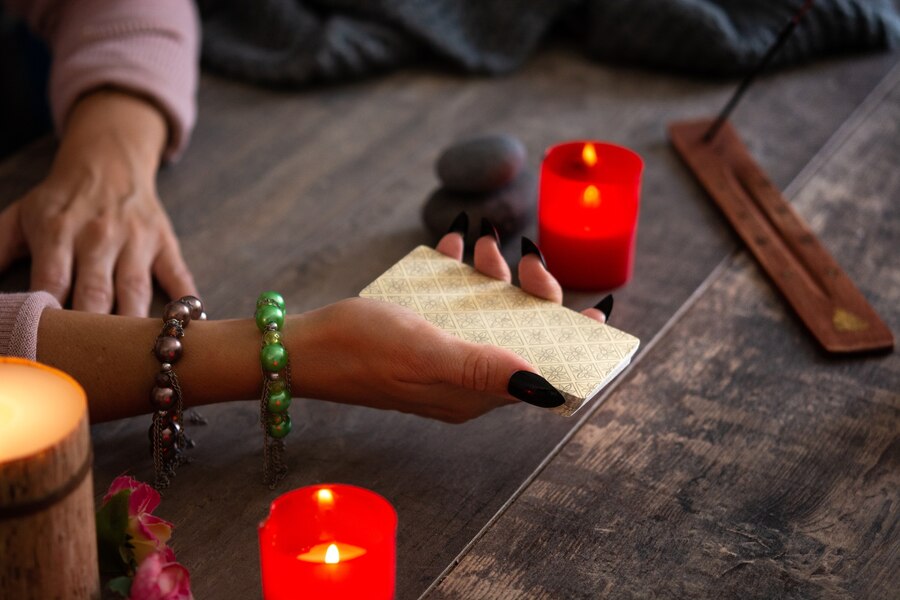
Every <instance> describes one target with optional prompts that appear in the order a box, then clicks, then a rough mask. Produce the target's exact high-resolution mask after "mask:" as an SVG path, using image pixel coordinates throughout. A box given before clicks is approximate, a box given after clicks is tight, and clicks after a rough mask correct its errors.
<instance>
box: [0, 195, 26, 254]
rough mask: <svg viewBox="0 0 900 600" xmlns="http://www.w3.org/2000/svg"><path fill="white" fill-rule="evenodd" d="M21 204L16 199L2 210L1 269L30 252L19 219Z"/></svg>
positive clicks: (0, 236)
mask: <svg viewBox="0 0 900 600" xmlns="http://www.w3.org/2000/svg"><path fill="white" fill-rule="evenodd" d="M20 209H21V204H20V203H19V202H18V201H16V202H13V203H12V204H10V205H9V206H8V207H6V210H4V211H2V212H0V271H5V270H6V268H7V267H9V265H11V264H12V263H13V261H14V260H16V259H18V258H22V257H23V256H25V255H26V254H27V253H28V246H27V245H26V244H25V234H24V233H23V231H22V224H21V222H20V220H19V211H20Z"/></svg>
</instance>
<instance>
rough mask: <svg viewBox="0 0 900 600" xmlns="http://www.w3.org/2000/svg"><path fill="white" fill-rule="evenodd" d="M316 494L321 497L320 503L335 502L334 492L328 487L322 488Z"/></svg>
mask: <svg viewBox="0 0 900 600" xmlns="http://www.w3.org/2000/svg"><path fill="white" fill-rule="evenodd" d="M316 496H317V497H318V498H319V503H320V504H331V503H332V502H334V494H332V493H331V490H329V489H328V488H322V489H321V490H319V491H318V492H316Z"/></svg>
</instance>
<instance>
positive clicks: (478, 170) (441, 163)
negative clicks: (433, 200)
mask: <svg viewBox="0 0 900 600" xmlns="http://www.w3.org/2000/svg"><path fill="white" fill-rule="evenodd" d="M524 166H525V146H523V145H522V142H520V141H519V140H517V139H516V138H514V137H512V136H509V135H490V136H485V137H479V138H473V139H469V140H463V141H461V142H457V143H455V144H453V145H452V146H450V147H449V148H447V149H446V150H444V152H443V153H442V154H441V156H440V157H439V158H438V161H437V167H436V168H437V175H438V178H439V179H440V180H441V183H443V184H444V187H446V188H447V189H450V190H453V191H456V192H492V191H494V190H498V189H500V188H502V187H504V186H506V185H507V184H509V183H510V182H511V181H512V180H513V179H515V178H516V177H517V176H518V175H519V173H520V172H521V171H522V167H524Z"/></svg>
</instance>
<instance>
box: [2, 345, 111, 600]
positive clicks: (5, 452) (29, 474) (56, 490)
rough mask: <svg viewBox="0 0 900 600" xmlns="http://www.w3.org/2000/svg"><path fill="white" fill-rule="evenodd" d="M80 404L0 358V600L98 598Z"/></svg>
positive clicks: (60, 386)
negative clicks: (14, 599) (9, 599)
mask: <svg viewBox="0 0 900 600" xmlns="http://www.w3.org/2000/svg"><path fill="white" fill-rule="evenodd" d="M96 539H97V538H96V531H95V527H94V498H93V485H92V482H91V441H90V432H89V430H88V418H87V399H86V397H85V394H84V391H83V390H82V389H81V386H79V385H78V383H76V382H75V380H74V379H72V378H71V377H69V376H68V375H66V374H65V373H62V372H61V371H57V370H56V369H52V368H50V367H47V366H44V365H41V364H38V363H34V362H31V361H27V360H22V359H18V358H0V548H2V549H3V552H2V555H3V558H2V560H0V598H23V599H24V598H99V597H100V577H99V569H98V566H97V544H96Z"/></svg>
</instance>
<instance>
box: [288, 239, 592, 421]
mask: <svg viewBox="0 0 900 600" xmlns="http://www.w3.org/2000/svg"><path fill="white" fill-rule="evenodd" d="M495 236H496V233H495V231H494V229H493V227H492V226H491V225H490V224H489V223H484V224H483V226H482V236H481V237H480V238H479V240H478V241H477V242H476V244H475V268H476V269H478V270H479V271H481V272H482V273H484V274H486V275H488V276H490V277H494V278H497V279H501V280H503V281H506V282H509V281H510V279H511V276H510V270H509V267H508V266H507V264H506V261H505V260H504V259H503V256H502V255H501V254H500V250H499V248H498V245H497V238H496V237H495ZM522 246H523V256H522V260H521V261H520V262H519V267H518V268H519V279H520V281H521V285H522V288H523V289H524V290H525V291H526V292H528V293H530V294H533V295H535V296H539V297H541V298H546V299H548V300H551V301H553V302H562V289H561V288H560V286H559V283H557V281H556V280H555V279H554V278H553V276H552V275H550V273H549V272H548V271H547V269H546V268H545V267H544V263H543V259H542V257H541V255H540V251H539V250H538V249H537V247H536V246H534V244H532V243H531V242H530V241H528V240H526V239H524V238H523V244H522ZM437 250H438V251H440V252H442V253H443V254H445V255H447V256H449V257H451V258H455V259H457V260H460V259H461V257H462V253H463V238H462V236H461V235H460V234H459V233H456V232H453V231H451V233H448V234H447V235H446V236H444V238H443V239H441V241H440V243H438V245H437ZM585 314H586V315H587V316H589V317H591V318H594V319H596V320H598V321H601V322H603V321H604V314H603V313H602V312H601V311H600V310H597V309H596V308H592V309H588V310H587V311H585ZM302 320H303V325H302V326H301V327H303V328H304V330H305V331H303V332H298V334H299V339H297V346H296V347H295V349H292V356H293V357H294V359H293V360H294V361H295V362H294V364H296V365H298V366H297V370H296V371H295V373H294V381H295V387H294V394H295V395H298V396H304V397H310V398H322V399H326V400H334V401H338V402H347V403H352V404H364V405H367V406H372V407H375V408H382V409H393V410H399V411H403V412H409V413H415V414H418V415H421V416H424V417H430V418H434V419H440V420H442V421H448V422H452V423H461V422H464V421H467V420H469V419H472V418H474V417H477V416H479V415H482V414H484V413H486V412H488V411H490V410H492V409H494V408H496V407H498V406H502V405H504V404H510V403H514V402H515V401H516V400H517V399H518V400H524V401H526V402H530V403H532V404H536V405H538V406H546V407H549V406H557V405H559V404H561V403H562V402H563V398H562V395H561V394H560V393H559V392H558V391H557V390H555V389H554V388H553V387H552V386H551V385H550V384H549V383H548V382H547V381H546V380H544V379H543V378H542V377H541V376H540V375H537V374H536V372H535V369H534V367H532V366H531V364H530V363H528V361H526V360H525V359H523V358H522V357H520V356H518V355H517V354H515V353H513V352H511V351H509V350H505V349H503V348H498V347H495V346H489V345H485V344H475V343H471V342H467V341H464V340H461V339H459V338H457V337H454V336H452V335H450V334H448V333H446V332H445V331H443V330H441V329H438V328H437V327H434V326H433V325H431V324H430V323H428V322H427V321H426V320H425V319H423V318H422V317H420V316H419V315H417V314H415V313H413V312H412V311H410V310H408V309H406V308H404V307H401V306H398V305H395V304H390V303H386V302H378V301H375V300H368V299H363V298H354V299H351V300H345V301H342V302H339V303H337V304H332V305H330V306H327V307H325V308H322V309H319V310H316V311H313V312H311V313H306V314H304V315H303V317H302ZM286 337H287V338H288V340H291V339H295V338H297V337H298V336H295V335H294V334H293V333H292V332H288V334H287V336H286Z"/></svg>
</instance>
